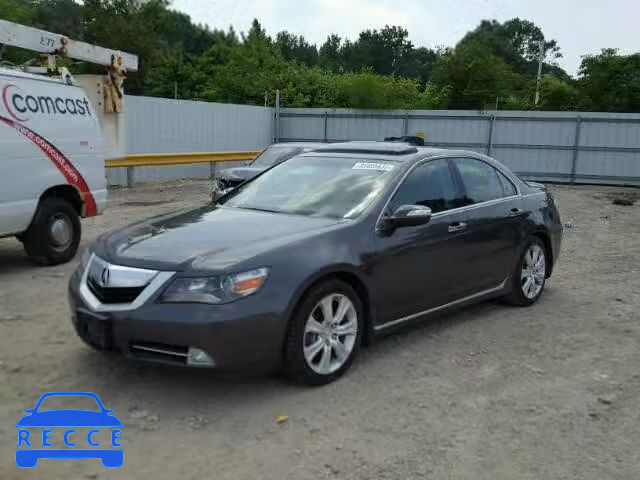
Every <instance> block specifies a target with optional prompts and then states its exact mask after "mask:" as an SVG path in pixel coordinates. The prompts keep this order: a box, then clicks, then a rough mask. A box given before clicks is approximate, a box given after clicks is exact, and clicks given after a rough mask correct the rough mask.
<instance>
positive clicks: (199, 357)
mask: <svg viewBox="0 0 640 480" xmlns="http://www.w3.org/2000/svg"><path fill="white" fill-rule="evenodd" d="M187 365H191V366H194V367H212V366H214V365H215V362H214V361H213V358H211V357H210V356H209V354H208V353H207V352H205V351H204V350H200V349H199V348H195V347H189V356H188V357H187Z"/></svg>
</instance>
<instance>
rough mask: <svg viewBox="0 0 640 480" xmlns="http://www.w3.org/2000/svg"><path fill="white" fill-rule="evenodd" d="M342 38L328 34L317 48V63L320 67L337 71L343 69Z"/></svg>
mask: <svg viewBox="0 0 640 480" xmlns="http://www.w3.org/2000/svg"><path fill="white" fill-rule="evenodd" d="M341 49H342V39H341V38H340V37H339V36H338V35H335V34H332V35H329V36H328V37H327V41H326V42H324V43H323V44H322V46H321V47H320V50H319V57H318V63H319V64H320V66H321V67H323V68H325V69H327V70H329V71H331V72H338V71H341V70H343V69H344V63H343V56H342V51H341Z"/></svg>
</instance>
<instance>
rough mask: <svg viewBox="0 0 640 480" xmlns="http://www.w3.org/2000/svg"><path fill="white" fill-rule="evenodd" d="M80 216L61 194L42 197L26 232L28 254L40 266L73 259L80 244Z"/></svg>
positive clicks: (25, 243) (24, 241)
mask: <svg viewBox="0 0 640 480" xmlns="http://www.w3.org/2000/svg"><path fill="white" fill-rule="evenodd" d="M80 236H81V226H80V217H79V216H78V213H77V212H76V210H75V209H74V208H73V206H72V205H71V204H70V203H69V202H67V201H66V200H64V199H62V198H58V197H49V198H43V199H42V200H41V201H40V204H39V205H38V209H37V210H36V214H35V215H34V217H33V220H32V221H31V225H29V228H28V229H27V231H26V232H25V233H24V238H23V244H24V249H25V251H26V252H27V255H29V257H30V258H31V259H32V260H33V261H34V262H36V263H38V264H40V265H58V264H60V263H66V262H68V261H69V260H71V259H72V258H73V257H74V256H75V254H76V252H77V251H78V245H79V244H80Z"/></svg>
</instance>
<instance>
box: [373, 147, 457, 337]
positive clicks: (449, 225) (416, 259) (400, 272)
mask: <svg viewBox="0 0 640 480" xmlns="http://www.w3.org/2000/svg"><path fill="white" fill-rule="evenodd" d="M456 185H457V184H456V182H454V176H453V170H452V169H451V167H450V165H449V163H448V161H447V160H446V159H437V160H430V161H426V162H424V163H422V164H420V165H418V166H416V167H415V168H414V169H413V170H412V171H411V172H410V173H409V174H408V175H407V177H406V178H405V180H404V181H403V183H402V184H401V185H400V187H399V188H398V190H397V191H396V193H395V194H394V196H393V198H392V199H391V201H390V202H389V204H388V206H387V210H386V211H385V212H384V214H383V215H389V214H390V213H391V212H394V211H395V210H396V209H397V208H398V207H399V206H401V205H423V206H427V207H429V208H431V210H432V212H433V216H432V218H431V221H430V222H429V223H427V224H425V225H420V226H415V227H403V228H396V229H395V230H392V231H377V232H376V251H377V255H376V257H377V260H376V262H375V263H374V265H373V268H372V271H371V276H372V280H373V286H374V289H375V296H376V299H375V300H376V302H375V303H376V306H377V310H378V312H377V313H378V315H377V323H378V325H381V324H385V323H387V324H388V323H389V322H393V321H395V320H399V319H402V318H404V317H407V316H411V315H414V314H416V313H419V312H422V311H425V310H428V309H431V308H434V307H437V306H440V305H443V304H446V303H448V302H450V301H453V300H455V299H456V298H459V297H458V295H459V293H460V292H459V281H460V277H461V276H462V275H464V265H463V264H462V262H461V261H460V256H459V250H460V249H461V248H463V247H464V242H465V240H464V238H465V235H466V231H465V228H464V224H463V222H462V221H461V219H462V216H461V213H456V212H455V211H450V210H452V209H454V208H456V207H458V206H459V204H460V201H461V200H462V194H461V192H460V191H459V188H458V187H457V186H456Z"/></svg>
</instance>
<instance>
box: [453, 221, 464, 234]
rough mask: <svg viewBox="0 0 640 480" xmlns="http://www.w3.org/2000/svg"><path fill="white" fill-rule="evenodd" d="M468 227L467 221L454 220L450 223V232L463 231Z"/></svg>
mask: <svg viewBox="0 0 640 480" xmlns="http://www.w3.org/2000/svg"><path fill="white" fill-rule="evenodd" d="M466 229H467V224H466V223H465V222H454V223H452V224H451V225H449V233H455V232H463V231H465V230H466Z"/></svg>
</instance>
